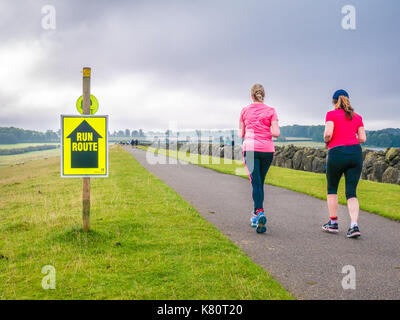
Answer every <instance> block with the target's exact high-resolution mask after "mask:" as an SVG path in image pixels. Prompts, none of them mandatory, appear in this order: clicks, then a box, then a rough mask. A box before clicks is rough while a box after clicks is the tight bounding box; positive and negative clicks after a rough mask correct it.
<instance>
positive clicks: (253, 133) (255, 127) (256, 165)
mask: <svg viewBox="0 0 400 320" xmlns="http://www.w3.org/2000/svg"><path fill="white" fill-rule="evenodd" d="M264 97H265V90H264V87H263V86H262V85H260V84H255V85H254V86H253V87H252V88H251V99H252V100H253V103H252V104H250V105H249V106H247V107H244V108H243V109H242V112H241V113H240V120H239V137H240V138H243V137H244V142H243V158H244V163H245V166H246V169H247V172H248V174H249V178H250V182H251V185H252V188H253V191H252V197H253V201H254V210H253V212H252V217H251V220H250V221H251V226H252V227H255V228H256V231H257V233H264V232H266V231H267V228H266V223H267V218H266V217H265V214H264V207H263V202H264V181H265V176H266V175H267V173H268V169H269V167H270V165H271V163H272V159H273V156H274V152H275V147H274V142H273V141H272V137H279V135H280V130H279V125H278V116H277V114H276V111H275V109H274V108H271V107H269V106H267V105H265V104H264V103H263V102H264Z"/></svg>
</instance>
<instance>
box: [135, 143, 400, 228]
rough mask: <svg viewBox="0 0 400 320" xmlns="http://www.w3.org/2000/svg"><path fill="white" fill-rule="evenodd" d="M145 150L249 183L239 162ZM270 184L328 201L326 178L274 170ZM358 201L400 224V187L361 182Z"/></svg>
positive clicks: (342, 192)
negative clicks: (238, 177) (230, 175)
mask: <svg viewBox="0 0 400 320" xmlns="http://www.w3.org/2000/svg"><path fill="white" fill-rule="evenodd" d="M141 148H142V149H143V150H148V151H150V152H156V153H157V152H158V153H161V154H164V155H169V156H172V157H175V158H179V159H182V160H185V161H187V162H190V163H193V164H197V165H200V166H203V167H206V168H210V169H213V170H215V171H218V172H222V173H226V174H234V175H238V176H241V177H244V178H247V179H248V176H247V172H246V170H245V169H244V164H243V162H242V161H236V160H235V161H233V162H232V161H229V160H228V162H227V161H222V159H221V158H217V157H209V156H204V155H200V156H199V155H197V154H188V153H186V152H183V151H179V152H176V151H174V152H173V151H171V152H167V150H163V149H160V150H156V149H154V148H147V147H141ZM224 162H225V163H224ZM229 162H231V163H229ZM266 183H267V184H271V185H274V186H277V187H282V188H285V189H290V190H293V191H297V192H301V193H304V194H307V195H310V196H313V197H316V198H319V199H322V200H326V189H327V185H326V177H325V174H319V173H313V172H308V171H300V170H294V169H286V168H281V167H275V166H271V168H270V170H269V172H268V175H267V178H266ZM357 197H358V199H359V201H360V208H361V209H362V210H365V211H369V212H371V213H375V214H378V215H380V216H383V217H386V218H389V219H393V220H397V221H400V186H399V185H394V184H387V183H379V182H373V181H368V180H360V182H359V185H358V189H357ZM338 198H339V203H341V204H344V205H345V204H346V196H345V188H344V179H342V180H341V182H340V185H339V190H338Z"/></svg>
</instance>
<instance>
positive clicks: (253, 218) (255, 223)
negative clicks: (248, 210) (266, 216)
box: [250, 213, 257, 228]
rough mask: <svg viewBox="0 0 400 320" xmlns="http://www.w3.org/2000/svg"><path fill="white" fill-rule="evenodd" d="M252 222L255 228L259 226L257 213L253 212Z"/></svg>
mask: <svg viewBox="0 0 400 320" xmlns="http://www.w3.org/2000/svg"><path fill="white" fill-rule="evenodd" d="M250 223H251V226H252V227H253V228H256V227H257V215H256V214H254V213H252V217H251V218H250Z"/></svg>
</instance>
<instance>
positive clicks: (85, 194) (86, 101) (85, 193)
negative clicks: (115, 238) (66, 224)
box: [82, 68, 91, 232]
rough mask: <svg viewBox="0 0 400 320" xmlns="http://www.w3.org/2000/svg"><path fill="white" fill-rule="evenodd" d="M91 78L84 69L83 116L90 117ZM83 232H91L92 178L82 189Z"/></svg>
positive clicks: (84, 181)
mask: <svg viewBox="0 0 400 320" xmlns="http://www.w3.org/2000/svg"><path fill="white" fill-rule="evenodd" d="M90 76H91V69H90V68H83V114H84V115H90ZM82 219H83V231H85V232H87V231H89V230H90V178H83V189H82Z"/></svg>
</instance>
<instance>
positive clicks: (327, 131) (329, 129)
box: [324, 121, 333, 143]
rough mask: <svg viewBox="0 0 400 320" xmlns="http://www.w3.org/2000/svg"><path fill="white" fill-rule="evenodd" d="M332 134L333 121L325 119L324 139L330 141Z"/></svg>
mask: <svg viewBox="0 0 400 320" xmlns="http://www.w3.org/2000/svg"><path fill="white" fill-rule="evenodd" d="M332 135H333V121H327V122H326V123H325V132H324V141H325V142H326V143H328V142H329V141H331V139H332Z"/></svg>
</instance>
